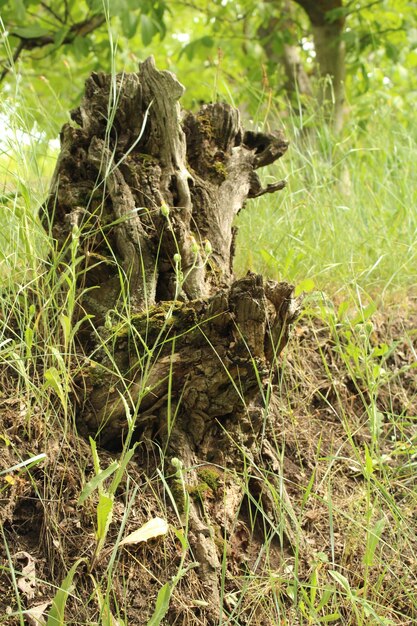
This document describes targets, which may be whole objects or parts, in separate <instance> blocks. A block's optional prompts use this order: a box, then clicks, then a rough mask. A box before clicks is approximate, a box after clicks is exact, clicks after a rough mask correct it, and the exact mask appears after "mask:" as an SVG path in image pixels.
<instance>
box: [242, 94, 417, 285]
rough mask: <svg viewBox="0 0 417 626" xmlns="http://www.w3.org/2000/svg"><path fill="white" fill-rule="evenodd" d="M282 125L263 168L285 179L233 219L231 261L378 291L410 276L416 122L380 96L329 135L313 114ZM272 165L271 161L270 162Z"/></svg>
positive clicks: (277, 274)
mask: <svg viewBox="0 0 417 626" xmlns="http://www.w3.org/2000/svg"><path fill="white" fill-rule="evenodd" d="M300 124H301V120H300V118H299V117H296V116H295V115H294V113H292V114H291V116H290V117H289V118H287V119H285V118H284V120H283V126H284V129H285V132H286V134H287V136H289V139H290V141H291V143H290V147H289V149H288V152H287V154H286V155H285V156H284V157H283V159H282V160H281V161H280V162H279V165H278V166H274V171H271V172H270V176H271V177H273V178H282V177H285V178H286V179H287V181H288V186H287V189H285V190H284V191H282V192H280V193H278V194H275V195H274V196H264V197H262V198H260V199H259V200H255V201H253V202H252V203H251V204H250V205H248V207H247V209H246V210H245V211H242V213H241V215H240V216H239V219H238V225H239V226H240V232H239V239H238V248H237V259H236V269H237V271H238V272H239V273H241V272H243V271H245V270H246V269H252V270H254V269H255V270H257V271H260V272H261V273H266V274H268V275H270V276H272V277H273V278H279V279H286V280H290V281H294V282H295V283H302V282H303V281H305V280H306V279H311V280H312V281H314V285H315V287H316V288H317V289H323V290H325V291H326V292H328V293H334V292H335V291H340V290H343V289H344V287H350V288H352V287H353V288H354V289H355V288H356V286H359V287H360V288H361V289H364V290H366V291H370V292H372V293H373V294H377V293H378V294H380V295H381V296H384V295H387V294H388V293H389V292H390V291H391V292H392V291H395V290H398V289H409V288H412V287H413V286H414V285H415V282H416V277H417V274H416V251H417V213H416V211H415V206H416V201H417V191H416V185H415V184H414V182H413V181H414V162H415V159H416V157H417V135H416V132H415V128H414V127H412V126H410V127H408V128H405V127H404V125H403V121H402V120H400V119H398V117H397V114H396V111H395V110H393V109H392V108H391V107H390V106H388V105H387V104H384V103H382V104H381V108H380V109H378V111H375V113H374V115H373V116H372V117H371V118H370V119H369V120H368V122H367V124H366V126H365V127H364V128H363V127H362V126H359V125H356V123H355V119H354V118H352V119H350V120H348V121H347V123H346V125H345V128H344V129H343V131H342V133H341V134H340V135H338V136H335V135H334V133H333V132H332V130H331V129H329V127H328V125H326V124H322V123H320V118H319V116H318V115H317V114H312V115H311V116H310V118H309V119H308V120H307V123H306V126H304V127H303V128H300ZM271 169H272V168H271Z"/></svg>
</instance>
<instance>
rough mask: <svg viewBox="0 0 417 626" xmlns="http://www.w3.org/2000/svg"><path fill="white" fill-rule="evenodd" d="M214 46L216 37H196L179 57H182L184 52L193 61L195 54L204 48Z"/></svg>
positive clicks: (183, 49)
mask: <svg viewBox="0 0 417 626" xmlns="http://www.w3.org/2000/svg"><path fill="white" fill-rule="evenodd" d="M213 46H214V39H213V38H212V37H209V36H208V35H205V36H204V37H200V38H199V39H194V41H190V43H188V44H187V45H186V46H184V47H183V48H182V50H181V52H180V55H179V58H181V57H182V55H183V54H185V55H186V57H187V59H188V60H189V61H192V59H193V57H194V55H195V54H196V53H197V52H199V51H200V50H201V49H202V48H212V47H213Z"/></svg>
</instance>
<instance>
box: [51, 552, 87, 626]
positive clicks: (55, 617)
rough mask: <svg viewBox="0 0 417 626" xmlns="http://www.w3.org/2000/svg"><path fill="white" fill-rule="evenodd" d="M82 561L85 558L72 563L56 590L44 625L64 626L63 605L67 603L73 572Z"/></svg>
mask: <svg viewBox="0 0 417 626" xmlns="http://www.w3.org/2000/svg"><path fill="white" fill-rule="evenodd" d="M83 562H85V559H78V561H76V562H75V563H74V565H73V566H72V567H71V569H70V571H69V572H68V574H67V576H66V577H65V578H64V580H63V581H62V584H61V587H60V588H59V589H58V591H57V592H56V594H55V597H54V599H53V601H52V607H51V610H50V611H49V613H48V621H47V622H46V626H64V612H65V605H66V603H67V599H68V595H69V592H70V588H71V585H72V581H73V578H74V574H75V572H76V571H77V569H78V567H79V565H80V564H81V563H83Z"/></svg>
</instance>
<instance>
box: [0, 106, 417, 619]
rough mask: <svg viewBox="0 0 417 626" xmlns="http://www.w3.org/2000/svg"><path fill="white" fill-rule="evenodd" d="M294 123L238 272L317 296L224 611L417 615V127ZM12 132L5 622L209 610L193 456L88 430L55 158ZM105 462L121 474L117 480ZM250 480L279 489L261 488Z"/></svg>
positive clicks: (248, 509) (4, 407)
mask: <svg viewBox="0 0 417 626" xmlns="http://www.w3.org/2000/svg"><path fill="white" fill-rule="evenodd" d="M8 113H9V114H10V111H8ZM8 119H11V120H12V121H13V116H12V117H10V115H9V118H8ZM381 120H384V123H383V124H382V123H381ZM18 121H19V125H21V119H20V120H18ZM27 125H28V129H29V128H31V120H30V118H28V119H27ZM285 126H286V128H287V134H289V135H291V139H292V146H291V148H290V150H289V154H288V155H287V156H286V157H284V159H283V160H282V163H281V164H280V165H279V168H278V169H279V176H280V177H287V178H288V188H287V190H286V191H283V192H281V194H279V195H277V196H276V197H266V198H263V199H262V200H259V201H253V202H251V203H250V204H249V205H248V207H247V208H246V210H245V211H244V212H242V214H241V216H239V220H238V222H239V226H240V235H239V242H238V243H239V245H238V251H237V260H236V270H237V272H238V273H243V272H245V271H246V270H247V269H252V270H255V271H260V272H262V273H264V274H266V275H267V276H270V277H272V278H279V279H287V280H290V281H294V282H295V283H296V284H297V286H298V287H297V288H298V290H299V291H300V292H301V291H305V292H306V294H307V295H306V298H305V302H304V309H303V312H302V314H301V317H300V319H299V321H298V323H297V325H296V327H295V329H294V332H293V336H292V339H291V341H290V344H289V345H288V346H287V348H286V351H285V354H284V356H283V358H282V362H281V364H280V366H279V371H278V382H277V383H276V384H277V387H278V390H279V393H278V394H277V398H276V399H275V400H274V403H273V404H268V402H266V406H265V407H264V409H265V411H264V412H265V414H268V419H269V422H268V424H267V425H266V426H265V434H266V435H267V442H268V443H267V445H268V446H269V448H267V450H268V449H269V459H270V461H269V463H268V462H265V465H264V466H263V467H255V466H254V465H253V461H251V459H250V457H249V456H248V455H246V453H245V451H244V450H243V449H242V459H243V461H242V465H243V466H244V467H245V468H246V469H245V471H244V472H243V473H242V476H241V480H242V485H243V490H244V491H245V493H246V498H245V499H244V501H243V503H242V517H241V518H239V519H236V524H235V531H234V532H233V533H232V534H231V535H230V536H227V537H220V538H219V541H220V544H221V551H220V552H221V555H222V597H221V600H222V606H223V612H222V617H221V619H220V622H219V623H222V624H236V625H238V624H253V625H255V624H259V625H260V624H269V623H270V624H277V625H278V624H290V625H294V626H295V625H297V624H302V625H312V624H324V623H334V624H352V625H365V624H366V625H369V624H371V625H374V624H375V625H376V624H384V625H388V624H401V625H403V626H404V625H406V624H410V625H411V624H414V623H415V620H416V617H417V602H416V594H415V589H416V585H417V575H416V571H417V568H416V563H417V560H416V557H417V554H416V549H417V546H416V540H415V537H416V521H415V508H416V503H417V490H416V484H415V477H414V476H415V466H416V453H417V447H416V446H417V423H416V420H417V417H416V415H417V385H416V382H415V375H414V371H415V367H416V364H417V353H416V346H417V344H416V332H417V331H416V313H415V311H416V307H415V291H414V285H415V279H416V276H415V274H416V270H415V267H416V251H417V246H416V240H417V217H416V213H415V208H414V207H415V205H416V197H415V196H416V192H415V185H414V184H413V181H412V172H413V168H414V163H415V162H416V160H417V149H416V136H415V130H406V129H405V128H404V127H403V126H402V125H401V124H400V123H399V122H398V121H397V120H396V117H395V112H394V113H393V112H392V111H390V110H388V109H386V108H385V106H384V105H381V107H380V109H379V110H378V111H376V113H375V115H374V117H373V119H370V120H369V123H368V125H367V126H366V128H358V127H356V126H355V120H354V119H352V120H351V121H350V122H349V123H348V124H347V126H346V129H345V131H344V133H343V135H342V136H341V137H339V138H335V137H333V136H332V134H331V132H330V131H329V129H328V128H327V127H326V126H321V125H319V124H315V120H314V119H313V120H310V122H309V126H310V127H311V130H310V132H309V133H307V134H306V133H304V134H300V132H299V120H294V121H291V118H289V119H287V120H286V121H285ZM413 133H414V134H413ZM7 137H8V139H7V141H8V142H9V145H8V146H7V147H6V154H3V155H2V157H1V160H0V167H1V170H2V171H1V173H0V178H1V180H2V183H1V185H2V186H1V189H0V192H1V193H2V194H3V195H2V207H1V214H0V224H1V229H0V238H1V245H0V276H1V280H2V291H3V297H2V300H1V309H0V326H1V328H0V376H1V381H2V385H1V393H0V462H1V467H0V471H3V473H2V474H0V481H1V482H0V498H1V502H2V509H1V513H0V516H1V520H2V549H1V553H2V558H3V562H2V568H1V571H0V623H5V624H21V625H23V624H24V623H30V624H35V623H41V622H37V621H36V619H37V618H36V617H34V614H33V608H34V607H36V606H38V605H43V604H46V607H44V614H46V613H48V611H49V621H48V626H49V625H50V624H51V625H52V624H54V625H57V624H62V623H64V618H63V617H62V611H63V609H64V605H65V604H66V618H65V623H74V624H75V623H88V624H93V623H97V624H106V625H107V624H109V625H110V624H113V625H115V624H122V623H128V624H131V625H133V624H146V623H149V624H150V625H152V626H155V625H156V624H158V623H160V622H161V623H167V624H177V623H178V624H204V623H207V620H206V617H205V607H206V604H207V602H209V599H207V598H206V597H205V591H204V585H202V583H201V580H199V578H198V577H197V575H196V573H195V568H194V564H193V560H194V558H193V555H192V554H190V553H189V550H188V548H187V541H186V536H184V533H183V531H182V530H180V529H181V525H182V522H183V518H182V521H180V519H179V518H180V517H181V516H180V515H179V514H178V515H177V513H178V511H176V510H175V507H172V504H171V500H172V493H171V492H170V487H169V486H168V483H167V477H168V476H169V475H170V474H173V473H174V472H175V471H176V473H177V479H178V480H179V484H180V485H183V486H184V485H185V486H186V479H187V477H186V468H183V469H181V468H180V467H177V468H176V470H175V468H174V469H172V468H167V467H166V466H165V460H164V457H163V454H162V452H161V450H160V449H159V448H158V444H157V442H156V441H155V442H150V443H149V444H148V445H147V446H146V447H145V446H142V447H141V448H140V454H139V455H138V452H137V451H136V456H135V459H134V460H132V459H131V456H130V452H129V450H130V448H129V444H127V445H125V447H124V448H123V450H122V452H121V453H119V454H117V455H116V454H113V455H110V454H109V453H107V452H105V451H100V453H99V456H97V455H96V453H95V449H94V446H91V445H88V443H87V442H85V441H84V440H82V439H80V438H78V437H76V435H75V434H74V430H73V423H74V414H73V402H72V397H73V396H72V395H71V393H77V389H76V388H74V384H73V381H74V377H75V375H76V373H77V371H78V360H77V356H76V355H77V347H76V346H75V345H74V341H73V328H72V326H71V319H72V312H73V309H74V303H75V298H76V295H75V292H74V286H75V282H74V277H75V274H74V270H75V266H71V264H69V265H68V268H67V270H66V271H65V272H61V273H58V272H57V260H56V259H55V257H54V252H53V247H52V244H51V241H50V239H49V237H48V236H47V235H46V234H45V233H44V231H43V229H42V228H41V227H40V225H39V222H38V219H37V209H38V206H39V205H40V204H41V202H42V200H43V198H44V197H45V195H46V191H47V188H48V182H49V177H50V175H51V172H52V166H53V157H51V156H49V155H50V153H49V152H48V150H47V149H46V148H45V145H44V144H43V143H42V140H41V139H42V138H41V137H39V136H33V135H29V136H28V135H25V137H24V141H22V137H21V136H19V135H16V133H15V132H14V131H13V129H11V131H10V133H9V134H7ZM26 141H27V142H28V143H27V144H25V142H26ZM272 175H273V176H274V177H276V172H273V173H272V172H271V176H272ZM45 259H49V260H48V262H47V263H45V262H44V261H45ZM63 286H64V287H65V289H64V290H63ZM259 445H260V446H261V445H265V444H264V442H262V443H261V441H260V442H259ZM39 455H41V456H39ZM42 455H46V458H45V457H43V456H42ZM263 455H264V457H265V458H267V456H268V455H267V454H266V452H265V450H264V451H263ZM38 456H39V458H36V457H38ZM138 456H139V457H140V458H141V459H142V465H141V463H140V462H139V461H138ZM30 458H32V459H33V458H34V460H33V461H32V463H31V464H30V465H23V463H24V462H25V461H26V460H27V459H30ZM144 458H146V462H147V466H148V471H147V472H146V474H145V473H144V472H143V470H142V468H143V466H144V465H143V462H144V461H143V459H144ZM115 460H116V461H117V463H118V465H117V466H116V465H115ZM99 462H100V467H99V466H98V463H99ZM19 464H20V467H18V468H17V469H15V470H13V471H12V470H11V469H10V468H12V467H13V466H15V465H19ZM149 468H150V470H149ZM119 470H120V471H119ZM222 471H224V472H225V475H226V476H227V472H233V468H222ZM112 472H113V474H112ZM115 472H116V474H115ZM111 475H112V476H113V478H114V476H115V475H116V476H117V480H116V479H115V480H114V481H113V483H111V484H109V481H108V480H107V482H106V479H108V477H109V476H111ZM93 476H96V478H95V479H93ZM253 481H258V482H259V483H260V484H262V489H263V490H264V492H265V493H266V494H267V497H265V498H262V499H261V498H259V499H258V500H256V499H254V498H253V489H252V488H250V483H251V482H253ZM217 489H219V488H218V487H215V486H213V485H211V486H210V485H209V486H208V489H207V491H206V495H205V498H206V500H205V502H204V503H203V504H202V506H205V507H207V510H208V511H209V510H210V507H212V503H213V500H215V499H216V498H219V497H221V491H220V492H217V491H216V490H217ZM81 494H83V495H82V496H81ZM80 496H81V501H80ZM106 507H107V511H108V512H109V511H111V514H112V521H111V524H110V516H109V515H108V513H107V514H106V513H103V510H105V509H106ZM155 516H158V517H161V518H163V519H166V520H168V522H169V528H168V532H167V534H166V535H165V537H164V538H159V539H153V540H151V543H149V544H145V543H141V544H139V545H131V546H127V548H126V547H125V548H124V549H122V548H121V547H120V545H119V544H120V540H121V537H122V536H123V534H126V532H127V531H129V532H130V531H131V530H134V529H135V528H137V527H140V526H141V525H142V524H143V523H144V522H145V521H146V520H148V519H149V518H152V517H155ZM243 519H245V520H246V522H245V524H244V523H243V522H242V520H243ZM248 520H249V522H248ZM185 535H186V533H185ZM91 560H93V561H94V567H93V566H92V565H91ZM86 562H88V563H89V564H90V566H89V568H87V570H85V567H86ZM77 571H83V572H84V575H83V576H78V577H77V573H76V572H77ZM86 571H87V573H86ZM59 586H61V591H60V593H57V588H59ZM53 599H54V604H53V605H52V608H51V602H52V600H53ZM168 602H170V609H169V610H170V612H169V613H168V618H166V621H165V622H164V621H163V614H164V609H165V605H167V604H168ZM155 608H156V612H155V613H154V616H153V617H152V613H153V611H154V609H155ZM158 610H159V613H158ZM25 611H26V613H25ZM28 611H32V613H30V612H29V613H28ZM152 620H153V621H152Z"/></svg>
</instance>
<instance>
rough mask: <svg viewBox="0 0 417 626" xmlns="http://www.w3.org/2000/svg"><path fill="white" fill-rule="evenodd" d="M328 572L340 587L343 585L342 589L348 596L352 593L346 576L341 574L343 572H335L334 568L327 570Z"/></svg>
mask: <svg viewBox="0 0 417 626" xmlns="http://www.w3.org/2000/svg"><path fill="white" fill-rule="evenodd" d="M329 574H330V576H331V577H332V578H334V580H335V581H336V582H338V583H339V585H340V586H341V587H343V589H344V590H345V591H346V593H347V594H348V596H351V595H352V590H351V588H350V585H349V581H348V579H347V578H346V576H343V574H341V573H340V572H336V570H329Z"/></svg>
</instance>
